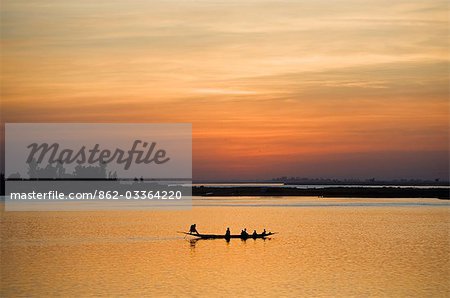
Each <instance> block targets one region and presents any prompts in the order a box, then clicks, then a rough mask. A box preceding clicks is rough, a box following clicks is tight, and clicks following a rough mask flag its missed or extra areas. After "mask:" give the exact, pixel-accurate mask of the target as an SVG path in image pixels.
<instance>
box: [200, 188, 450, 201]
mask: <svg viewBox="0 0 450 298" xmlns="http://www.w3.org/2000/svg"><path fill="white" fill-rule="evenodd" d="M449 192H450V191H449V189H448V188H444V187H442V188H412V187H410V188H409V187H406V188H405V187H390V186H383V187H358V186H356V187H333V186H330V187H325V188H307V189H304V188H302V189H300V188H286V187H274V186H271V187H265V186H248V187H247V186H240V187H226V188H224V187H215V186H194V187H192V195H194V196H218V197H229V196H316V197H327V198H331V197H336V198H339V197H341V198H344V197H349V198H437V199H442V200H449V199H450V194H449Z"/></svg>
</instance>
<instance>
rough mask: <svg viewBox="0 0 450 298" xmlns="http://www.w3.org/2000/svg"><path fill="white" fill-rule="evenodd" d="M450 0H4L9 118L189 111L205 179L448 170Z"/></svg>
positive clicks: (4, 90)
mask: <svg viewBox="0 0 450 298" xmlns="http://www.w3.org/2000/svg"><path fill="white" fill-rule="evenodd" d="M448 37H449V7H448V2H447V1H434V0H428V1H401V0H400V1H385V0H376V1H360V0H358V1H357V0H354V1H352V0H343V1H329V0H327V1H322V0H316V1H301V0H300V1H280V0H273V1H264V0H259V1H254V0H248V1H243V0H240V1H235V0H227V1H212V0H196V1H193V0H185V1H180V0H177V1H173V0H172V1H171V0H168V1H159V0H156V1H143V0H141V1H140V0H108V1H103V0H101V1H92V0H78V1H65V0H55V1H48V0H39V1H33V0H2V2H1V37H0V38H1V85H0V87H1V89H0V91H1V109H2V122H3V123H4V122H87V123H94V122H106V123H109V122H117V123H129V122H131V123H154V122H155V123H178V122H182V123H192V126H193V176H194V179H199V180H241V179H268V178H273V177H279V176H299V177H311V178H319V177H323V178H340V179H344V178H347V179H355V178H358V179H366V178H376V179H398V178H406V179H437V178H440V179H443V180H447V179H448V176H449V135H448V134H449V58H450V57H449V38H448Z"/></svg>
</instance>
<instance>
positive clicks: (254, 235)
mask: <svg viewBox="0 0 450 298" xmlns="http://www.w3.org/2000/svg"><path fill="white" fill-rule="evenodd" d="M256 236H258V234H257V233H256V230H253V234H252V237H253V238H256Z"/></svg>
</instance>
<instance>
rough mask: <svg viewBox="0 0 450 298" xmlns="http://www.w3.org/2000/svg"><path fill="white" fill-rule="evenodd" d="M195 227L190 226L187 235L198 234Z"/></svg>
mask: <svg viewBox="0 0 450 298" xmlns="http://www.w3.org/2000/svg"><path fill="white" fill-rule="evenodd" d="M196 226H197V225H196V224H193V225H191V227H190V228H189V234H191V235H192V234H193V233H195V234H197V235H198V234H199V233H198V231H197V228H196Z"/></svg>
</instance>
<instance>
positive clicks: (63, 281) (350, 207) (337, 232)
mask: <svg viewBox="0 0 450 298" xmlns="http://www.w3.org/2000/svg"><path fill="white" fill-rule="evenodd" d="M194 204H195V205H194V208H193V209H192V211H124V212H118V211H105V212H100V211H95V212H2V213H1V235H2V247H1V250H2V251H1V252H2V254H1V265H2V268H1V273H2V278H1V280H2V285H1V293H0V294H1V295H0V296H1V297H9V296H43V297H48V296H64V297H80V296H174V295H176V296H194V295H195V296H205V297H211V296H225V295H227V296H228V295H230V296H256V295H257V296H293V297H298V296H367V295H370V296H396V297H398V296H441V297H448V296H449V295H450V279H449V273H450V272H449V271H450V261H449V256H450V248H449V247H450V245H449V244H450V234H449V233H450V208H449V207H450V202H448V201H440V200H436V199H317V198H306V197H291V198H258V197H254V198H253V197H252V198H248V197H247V198H239V197H230V198H211V197H208V198H195V200H194ZM191 223H197V226H198V229H199V231H200V232H205V233H218V232H225V229H226V227H227V226H229V227H230V228H231V230H232V232H239V231H240V229H241V228H243V227H246V228H247V229H248V230H250V231H253V229H257V230H258V231H260V230H261V229H262V228H266V229H268V230H271V231H277V232H279V233H280V234H278V235H275V236H273V237H272V238H271V239H268V240H265V241H264V240H261V239H258V240H247V241H241V240H239V239H235V240H231V241H230V242H229V243H227V242H226V241H225V240H200V241H197V242H195V241H189V239H187V238H184V237H183V235H181V234H177V233H176V231H180V230H186V229H187V228H188V227H189V225H190V224H191Z"/></svg>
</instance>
